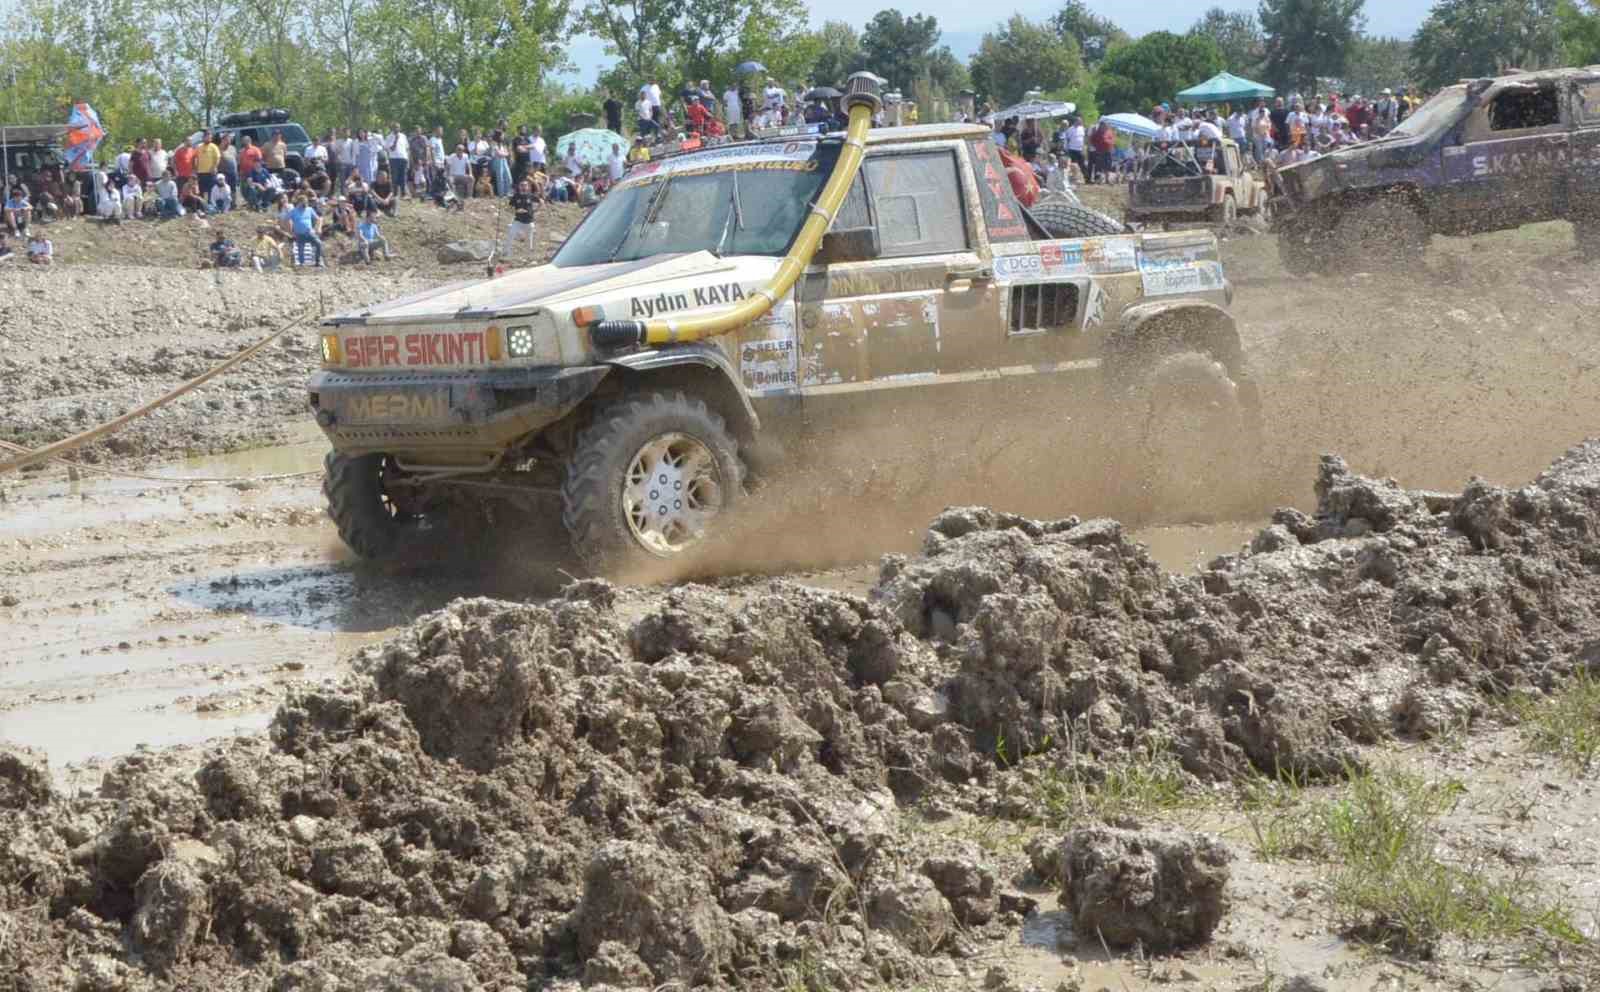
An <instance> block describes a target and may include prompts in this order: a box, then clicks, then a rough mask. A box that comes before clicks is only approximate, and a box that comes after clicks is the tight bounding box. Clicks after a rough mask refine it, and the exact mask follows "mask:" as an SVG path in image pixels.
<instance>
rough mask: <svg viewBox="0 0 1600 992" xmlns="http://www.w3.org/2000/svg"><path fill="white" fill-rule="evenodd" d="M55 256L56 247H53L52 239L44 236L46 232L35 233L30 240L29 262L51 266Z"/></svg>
mask: <svg viewBox="0 0 1600 992" xmlns="http://www.w3.org/2000/svg"><path fill="white" fill-rule="evenodd" d="M55 254H56V249H55V245H52V244H51V243H50V239H49V238H47V237H45V236H44V232H43V231H35V232H33V236H32V237H30V238H29V239H28V261H30V262H32V263H33V264H34V265H49V264H50V262H51V261H52V260H53V259H54V258H55Z"/></svg>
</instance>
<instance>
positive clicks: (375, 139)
mask: <svg viewBox="0 0 1600 992" xmlns="http://www.w3.org/2000/svg"><path fill="white" fill-rule="evenodd" d="M367 146H368V149H369V152H368V154H369V155H370V156H371V162H372V174H371V175H363V176H362V177H361V178H363V179H365V180H366V181H367V185H368V186H370V185H372V181H373V180H374V179H377V178H378V173H380V172H382V171H383V167H384V166H385V165H388V164H389V147H388V145H386V144H384V140H383V132H382V131H381V130H378V129H373V130H370V131H368V132H367ZM391 175H393V173H391Z"/></svg>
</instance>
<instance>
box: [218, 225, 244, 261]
mask: <svg viewBox="0 0 1600 992" xmlns="http://www.w3.org/2000/svg"><path fill="white" fill-rule="evenodd" d="M211 264H212V266H213V267H214V268H218V269H237V268H238V267H239V266H240V265H242V264H243V256H241V255H240V253H239V247H238V246H237V245H235V244H234V243H233V242H232V241H229V240H228V239H227V237H226V236H225V235H224V234H223V233H222V232H221V231H218V232H217V236H216V237H215V238H213V239H212V241H211Z"/></svg>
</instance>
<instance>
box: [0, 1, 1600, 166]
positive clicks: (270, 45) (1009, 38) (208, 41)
mask: <svg viewBox="0 0 1600 992" xmlns="http://www.w3.org/2000/svg"><path fill="white" fill-rule="evenodd" d="M1597 5H1600V0H1438V2H1437V3H1436V4H1435V5H1434V7H1433V8H1432V10H1431V11H1430V13H1429V15H1428V17H1427V19H1426V20H1425V21H1424V22H1423V24H1422V25H1421V27H1420V28H1419V29H1418V30H1417V32H1416V33H1415V35H1414V36H1412V37H1411V38H1409V39H1400V38H1385V37H1376V36H1373V35H1370V34H1368V33H1367V31H1366V21H1365V14H1364V7H1365V0H1260V2H1259V6H1258V8H1257V10H1256V11H1254V12H1250V11H1242V12H1241V11H1228V10H1225V9H1223V8H1220V7H1217V8H1213V9H1211V10H1208V11H1206V12H1205V13H1204V14H1203V15H1202V16H1201V17H1200V18H1199V19H1198V20H1196V21H1195V23H1194V24H1193V25H1191V26H1190V27H1188V28H1187V29H1186V30H1181V31H1175V32H1169V31H1157V32H1152V33H1150V34H1146V35H1144V36H1142V37H1140V38H1137V39H1134V38H1132V37H1130V36H1129V34H1128V33H1127V32H1125V31H1123V30H1122V29H1121V28H1119V27H1118V26H1117V25H1116V23H1115V22H1114V21H1113V20H1112V19H1110V18H1108V17H1105V16H1103V15H1100V14H1097V13H1095V12H1094V11H1093V10H1091V9H1090V8H1089V7H1088V6H1087V4H1086V3H1084V2H1083V0H1065V3H1063V5H1062V6H1061V8H1060V9H1059V10H1058V11H1057V12H1056V13H1055V15H1054V16H1052V17H1050V18H1049V19H1047V20H1040V21H1034V20H1029V19H1028V18H1025V17H1022V16H1020V15H1017V16H1012V17H1010V18H1009V19H1007V20H1005V21H1004V22H1002V23H999V24H997V25H995V27H994V29H993V30H991V31H990V32H989V33H988V34H986V35H985V36H984V37H983V39H982V41H981V43H980V45H979V46H978V50H977V51H976V52H975V53H974V54H973V55H972V56H971V58H970V59H968V60H966V61H965V62H963V61H962V60H961V59H960V58H958V57H957V56H956V55H955V54H954V53H953V52H952V51H951V49H950V47H949V46H948V45H947V44H944V43H943V41H942V37H943V36H942V32H941V29H940V26H939V23H938V21H937V19H936V18H934V17H932V16H930V15H926V14H919V13H912V14H905V13H903V12H901V11H900V10H897V9H886V10H882V11H879V12H878V13H877V14H875V15H874V16H873V17H872V18H871V19H870V20H869V21H868V22H867V23H866V25H865V26H864V27H863V28H861V29H859V30H858V29H857V28H855V27H854V26H852V25H850V24H847V23H843V22H838V21H829V22H826V23H824V24H823V25H821V26H820V27H819V28H816V29H813V28H811V27H810V26H809V10H808V8H807V6H806V2H805V0H101V2H98V3H93V4H88V3H84V2H82V0H12V9H11V11H10V13H9V14H8V15H6V16H5V19H4V23H0V91H3V95H0V117H3V118H6V119H10V120H12V121H14V122H17V123H38V122H54V121H60V120H64V119H65V114H66V111H67V108H68V104H69V103H70V101H72V100H74V99H82V100H88V101H89V102H91V103H92V104H93V105H94V106H95V107H96V108H97V109H98V110H99V112H100V114H101V117H102V119H103V120H104V121H105V122H106V123H107V125H108V127H109V128H110V129H111V130H112V131H113V134H114V138H115V139H118V140H123V139H130V138H132V137H134V136H138V135H152V136H154V135H162V136H167V137H175V136H178V135H182V134H187V133H189V132H190V131H192V130H194V129H196V128H198V127H200V126H202V125H204V124H206V123H208V122H213V121H215V120H216V119H217V117H218V116H220V114H222V113H224V112H226V111H228V110H231V109H247V108H253V107H285V108H288V109H289V110H290V111H291V112H292V113H293V114H294V116H295V118H296V119H297V120H299V121H301V122H303V123H305V124H306V125H307V126H308V127H310V128H312V129H313V130H316V131H321V130H325V129H327V128H331V127H364V126H373V125H380V124H381V125H387V124H389V123H391V122H397V123H400V124H401V125H403V126H405V127H408V128H409V127H411V126H413V125H423V126H427V127H432V126H434V125H444V126H446V127H447V128H452V129H453V128H456V127H472V126H490V125H493V124H494V123H496V122H497V121H499V120H501V119H508V120H511V121H513V122H515V123H524V122H528V123H539V124H543V125H544V126H545V127H546V128H547V130H553V131H556V132H559V131H562V130H565V129H566V124H567V121H568V119H569V116H570V115H571V114H572V113H574V112H580V111H582V112H590V113H593V112H594V111H596V110H597V109H598V105H599V101H600V100H601V99H602V90H605V89H609V90H610V91H611V92H613V93H615V94H617V96H618V97H619V98H621V99H623V100H624V101H627V100H628V99H629V97H630V96H631V95H632V94H633V93H634V92H636V90H637V87H638V86H639V84H640V83H642V82H645V81H650V80H654V81H658V82H660V83H661V84H662V85H663V87H664V88H666V89H669V90H670V89H673V88H675V87H676V86H677V85H678V84H680V83H682V82H684V81H686V80H698V79H712V80H714V81H715V83H716V85H717V86H718V87H719V88H720V86H721V85H723V84H725V83H726V82H727V81H728V80H729V79H730V78H731V77H732V73H733V67H734V66H735V65H737V64H738V63H740V62H743V61H745V60H755V61H759V62H762V63H764V64H765V65H766V66H767V67H768V69H769V71H770V72H771V74H772V75H774V76H776V77H778V78H779V79H780V80H782V81H784V82H785V83H786V84H789V85H793V84H795V83H798V82H801V81H813V82H817V83H828V84H837V83H839V82H840V81H842V80H843V79H844V77H845V76H846V75H848V74H849V73H850V72H853V71H856V70H857V69H871V70H872V71H874V72H877V73H879V74H880V75H883V76H884V77H886V78H887V79H888V81H889V83H890V85H891V86H893V87H894V88H897V89H899V90H900V91H901V92H902V93H904V94H905V96H906V97H907V98H909V99H915V100H917V101H918V103H919V104H920V105H922V106H924V107H933V106H935V105H942V106H946V107H947V106H949V105H950V104H951V103H953V101H954V99H955V98H956V96H957V95H958V94H960V93H961V92H962V91H964V90H969V89H970V90H972V91H975V92H976V93H977V94H978V97H979V100H980V101H982V100H988V101H991V102H993V103H994V104H996V105H1004V104H1007V103H1011V102H1014V101H1016V100H1018V99H1020V98H1022V96H1023V95H1024V94H1025V93H1026V92H1027V91H1029V90H1035V89H1037V90H1040V91H1042V92H1044V93H1045V94H1047V95H1048V96H1050V97H1052V98H1057V99H1069V100H1072V101H1074V102H1076V103H1077V104H1079V106H1080V107H1081V108H1083V109H1084V110H1085V111H1087V112H1088V114H1089V115H1090V116H1091V117H1092V116H1093V115H1094V114H1095V113H1096V112H1097V110H1098V108H1101V107H1104V108H1106V109H1108V110H1146V109H1148V108H1149V106H1150V105H1151V104H1152V103H1154V102H1157V101H1160V100H1164V99H1170V98H1171V97H1172V95H1173V94H1174V93H1176V92H1177V91H1178V90H1180V89H1183V88H1185V87H1187V86H1191V85H1193V84H1195V83H1197V82H1200V81H1201V80H1204V79H1205V78H1207V77H1208V76H1210V75H1212V74H1214V73H1215V72H1217V71H1220V70H1222V69H1227V70H1229V71H1231V72H1233V73H1235V74H1237V75H1242V76H1247V77H1249V78H1253V79H1258V80H1260V81H1262V82H1265V83H1268V84H1271V85H1273V86H1277V87H1279V88H1280V90H1300V91H1309V90H1313V89H1315V88H1316V87H1317V85H1318V83H1319V81H1321V80H1328V79H1336V80H1339V81H1341V83H1342V84H1343V86H1344V88H1345V89H1347V90H1354V91H1358V92H1363V93H1373V92H1376V91H1377V90H1378V89H1380V88H1381V87H1384V86H1395V85H1399V84H1402V83H1409V84H1410V85H1412V86H1414V87H1417V88H1421V89H1431V88H1434V87H1437V86H1440V85H1443V84H1446V83H1449V82H1453V81H1455V80H1456V79H1457V78H1460V77H1465V76H1475V75H1485V74H1492V73H1495V72H1499V71H1502V70H1504V69H1507V68H1511V67H1521V68H1529V69H1532V68H1542V67H1545V66H1549V65H1554V64H1558V63H1566V64H1584V63H1590V62H1596V61H1600V6H1597ZM580 34H582V35H589V36H593V37H597V38H599V39H600V40H601V41H602V42H603V43H604V45H605V47H606V51H607V53H608V54H609V55H610V56H612V57H613V58H614V62H613V64H612V66H611V68H609V69H607V70H606V71H605V72H603V73H602V74H601V76H600V80H599V83H598V84H597V85H596V86H594V87H573V86H570V85H564V84H563V83H562V82H561V79H562V74H563V73H564V72H566V71H567V70H570V69H571V68H572V66H571V63H570V61H569V57H568V54H567V46H568V42H569V40H570V39H571V38H572V37H574V36H575V35H580Z"/></svg>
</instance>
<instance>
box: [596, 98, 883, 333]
mask: <svg viewBox="0 0 1600 992" xmlns="http://www.w3.org/2000/svg"><path fill="white" fill-rule="evenodd" d="M883 82H884V81H883V80H882V79H881V78H879V77H878V76H874V75H873V74H872V73H870V72H858V73H855V74H854V75H852V76H851V77H850V78H849V79H847V80H846V81H845V95H844V105H845V108H846V109H847V110H848V111H849V113H850V125H849V127H847V128H846V129H845V135H844V147H843V148H841V149H840V150H839V161H838V163H837V164H835V165H834V167H833V174H832V175H830V176H829V177H828V182H827V183H826V184H825V185H824V186H823V187H822V192H821V194H819V195H818V196H817V202H816V204H815V205H814V206H813V207H812V208H811V215H810V216H809V217H807V218H806V222H805V225H804V226H802V227H801V228H800V235H799V236H798V237H796V238H795V239H794V247H792V248H790V249H789V254H787V255H785V256H784V257H783V261H782V262H779V263H778V271H777V272H776V273H774V274H773V276H772V279H771V280H770V281H769V282H768V283H767V284H766V285H765V286H762V287H760V288H759V289H756V290H755V291H753V292H752V293H751V294H750V295H749V296H747V297H745V299H744V300H743V301H742V302H740V303H737V304H735V305H734V306H731V307H729V308H727V309H726V310H722V311H719V312H717V313H713V314H708V315H706V316H704V317H690V318H687V319H685V320H602V321H600V322H599V323H597V324H595V325H594V326H593V327H591V328H590V330H589V338H590V340H591V341H593V342H594V346H595V347H596V348H599V349H601V350H606V351H609V350H613V349H616V348H625V347H630V346H634V345H647V344H676V343H680V342H688V341H701V340H704V339H705V338H709V337H715V336H717V335H718V334H726V333H727V332H728V331H731V330H734V329H736V328H739V327H743V326H745V325H746V324H748V323H750V322H751V321H754V320H759V319H760V318H761V317H762V316H764V315H765V314H766V312H767V311H768V310H771V309H772V307H773V305H774V304H776V303H777V302H778V301H779V300H781V299H782V298H783V297H784V296H785V295H787V294H788V292H789V290H790V289H792V288H793V287H794V284H795V280H797V279H799V278H800V273H802V272H804V271H805V268H806V266H808V265H810V264H811V258H812V256H814V255H815V254H816V253H817V246H818V245H820V244H822V236H823V235H824V234H826V233H827V232H828V228H829V227H830V226H831V225H832V224H833V218H834V216H835V215H836V214H837V213H838V212H839V207H840V205H841V204H843V203H844V197H845V194H846V193H847V192H849V190H850V184H851V183H852V182H854V181H855V178H856V173H857V172H859V171H861V160H862V159H863V158H864V157H865V156H866V153H867V131H868V129H869V128H871V127H872V115H873V114H875V113H877V112H878V111H879V110H881V109H882V108H883Z"/></svg>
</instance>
